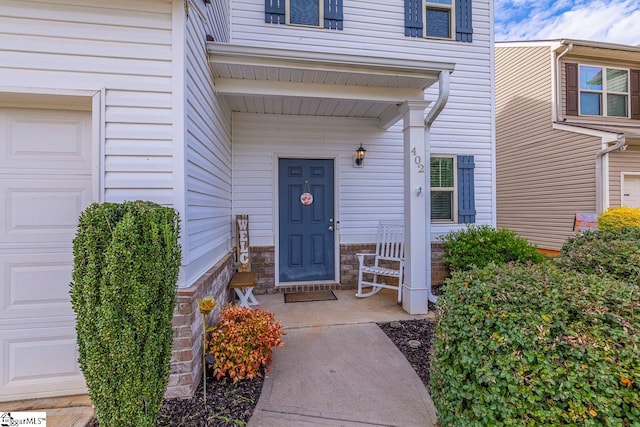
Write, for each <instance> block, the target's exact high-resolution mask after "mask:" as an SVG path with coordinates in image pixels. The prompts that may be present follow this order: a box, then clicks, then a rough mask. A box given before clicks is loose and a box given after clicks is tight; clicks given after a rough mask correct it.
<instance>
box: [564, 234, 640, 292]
mask: <svg viewBox="0 0 640 427" xmlns="http://www.w3.org/2000/svg"><path fill="white" fill-rule="evenodd" d="M556 262H557V264H558V266H559V267H560V268H561V269H563V270H565V271H568V270H575V271H578V272H581V273H594V274H600V275H606V276H608V277H610V278H612V279H618V280H624V281H626V282H629V283H635V284H639V285H640V228H636V227H628V228H619V229H614V230H597V231H585V232H584V233H582V234H580V235H578V236H575V237H571V238H569V239H567V241H566V242H565V243H564V245H563V246H562V250H561V251H560V255H559V256H558V257H556Z"/></svg>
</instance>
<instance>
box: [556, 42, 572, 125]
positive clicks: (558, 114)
mask: <svg viewBox="0 0 640 427" xmlns="http://www.w3.org/2000/svg"><path fill="white" fill-rule="evenodd" d="M572 49H573V43H569V45H568V46H567V48H566V49H565V50H563V51H562V52H561V53H560V54H559V55H558V56H556V99H555V105H556V121H557V122H563V121H564V120H565V119H564V117H563V116H562V105H561V103H560V100H561V99H562V96H560V92H561V91H562V73H561V71H562V67H561V66H560V59H561V58H562V57H563V56H565V55H566V54H567V53H569V52H571V50H572Z"/></svg>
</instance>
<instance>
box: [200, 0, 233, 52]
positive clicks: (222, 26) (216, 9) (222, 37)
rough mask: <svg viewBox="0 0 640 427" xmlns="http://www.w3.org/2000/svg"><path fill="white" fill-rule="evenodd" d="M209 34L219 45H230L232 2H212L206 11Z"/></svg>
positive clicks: (218, 0) (224, 0) (226, 0)
mask: <svg viewBox="0 0 640 427" xmlns="http://www.w3.org/2000/svg"><path fill="white" fill-rule="evenodd" d="M205 14H206V17H207V19H206V21H207V23H208V25H207V34H209V35H211V36H212V37H213V39H214V40H215V41H216V42H218V43H229V39H230V38H231V0H217V1H214V2H211V3H210V4H209V5H208V6H207V7H206V10H205Z"/></svg>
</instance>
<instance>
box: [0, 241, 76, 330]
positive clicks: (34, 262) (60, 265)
mask: <svg viewBox="0 0 640 427" xmlns="http://www.w3.org/2000/svg"><path fill="white" fill-rule="evenodd" d="M72 271H73V254H72V253H71V249H69V251H68V252H58V253H56V252H42V253H35V252H30V253H22V254H20V253H17V254H16V253H11V254H3V253H0V277H2V279H3V281H4V283H6V284H8V285H7V286H5V287H4V289H3V292H2V294H0V307H1V308H2V310H0V319H20V318H26V319H28V318H33V317H34V315H37V314H38V313H41V315H46V316H73V310H72V308H71V301H70V299H69V283H70V282H71V273H72Z"/></svg>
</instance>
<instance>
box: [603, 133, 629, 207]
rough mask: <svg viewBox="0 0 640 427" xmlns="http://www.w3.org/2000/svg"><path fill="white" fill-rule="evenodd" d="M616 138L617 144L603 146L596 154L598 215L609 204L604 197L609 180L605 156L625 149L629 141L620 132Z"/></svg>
mask: <svg viewBox="0 0 640 427" xmlns="http://www.w3.org/2000/svg"><path fill="white" fill-rule="evenodd" d="M616 139H617V141H616V143H615V145H612V146H611V147H606V148H603V149H602V150H600V151H599V152H598V154H596V213H597V214H598V215H599V214H601V213H602V212H604V210H605V208H606V205H607V203H606V200H605V198H604V194H605V191H604V183H605V182H608V180H607V179H606V177H605V175H604V167H603V165H602V162H603V159H604V156H605V155H607V154H608V153H610V152H612V151H616V150H620V151H624V150H626V149H627V142H626V138H625V136H624V135H622V134H619V135H618V136H617V137H616Z"/></svg>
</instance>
